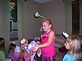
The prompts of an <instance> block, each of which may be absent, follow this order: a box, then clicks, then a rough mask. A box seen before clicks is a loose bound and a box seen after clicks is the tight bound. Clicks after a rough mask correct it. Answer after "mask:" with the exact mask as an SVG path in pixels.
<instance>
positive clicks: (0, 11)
mask: <svg viewBox="0 0 82 61" xmlns="http://www.w3.org/2000/svg"><path fill="white" fill-rule="evenodd" d="M0 37H3V1H2V0H0Z"/></svg>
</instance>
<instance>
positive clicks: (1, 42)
mask: <svg viewBox="0 0 82 61" xmlns="http://www.w3.org/2000/svg"><path fill="white" fill-rule="evenodd" d="M4 48H5V41H4V39H3V38H0V50H3V49H4Z"/></svg>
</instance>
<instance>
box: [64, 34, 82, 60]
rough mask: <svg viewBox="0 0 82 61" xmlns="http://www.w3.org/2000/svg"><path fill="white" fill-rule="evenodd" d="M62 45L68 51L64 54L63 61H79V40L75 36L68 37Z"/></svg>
mask: <svg viewBox="0 0 82 61" xmlns="http://www.w3.org/2000/svg"><path fill="white" fill-rule="evenodd" d="M64 45H65V47H66V49H68V52H67V53H66V54H65V56H64V58H63V61H80V59H81V52H80V39H79V38H78V37H77V35H74V34H72V35H69V36H68V38H67V39H66V42H65V43H64Z"/></svg>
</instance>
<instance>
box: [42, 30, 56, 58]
mask: <svg viewBox="0 0 82 61" xmlns="http://www.w3.org/2000/svg"><path fill="white" fill-rule="evenodd" d="M51 31H52V30H50V31H49V32H43V33H42V44H44V43H46V42H47V41H48V38H49V37H48V36H49V33H50V32H51ZM54 40H55V38H54V39H53V40H52V42H51V44H50V45H49V46H47V47H44V48H42V55H43V56H44V57H53V56H55V46H54Z"/></svg>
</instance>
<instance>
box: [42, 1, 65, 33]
mask: <svg viewBox="0 0 82 61" xmlns="http://www.w3.org/2000/svg"><path fill="white" fill-rule="evenodd" d="M40 11H41V15H43V16H45V17H47V18H50V19H52V20H53V21H54V29H55V33H56V34H61V33H62V32H63V31H65V7H64V2H62V1H61V0H53V1H51V2H48V3H46V4H42V5H41V10H40Z"/></svg>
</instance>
